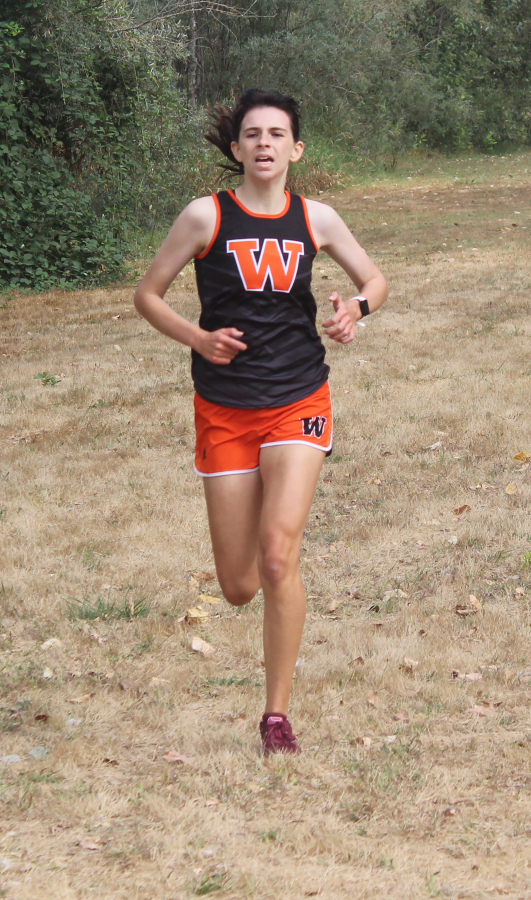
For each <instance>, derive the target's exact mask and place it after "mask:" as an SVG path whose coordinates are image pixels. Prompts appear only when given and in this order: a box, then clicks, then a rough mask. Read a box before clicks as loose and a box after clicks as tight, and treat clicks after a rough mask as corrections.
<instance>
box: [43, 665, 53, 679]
mask: <svg viewBox="0 0 531 900" xmlns="http://www.w3.org/2000/svg"><path fill="white" fill-rule="evenodd" d="M42 677H43V678H53V671H52V669H50V668H49V667H48V666H46V668H45V669H44V670H43V673H42Z"/></svg>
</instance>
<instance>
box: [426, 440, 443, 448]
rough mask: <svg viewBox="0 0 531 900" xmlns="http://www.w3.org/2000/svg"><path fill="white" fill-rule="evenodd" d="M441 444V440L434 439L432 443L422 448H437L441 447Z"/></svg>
mask: <svg viewBox="0 0 531 900" xmlns="http://www.w3.org/2000/svg"><path fill="white" fill-rule="evenodd" d="M442 445H443V442H442V441H435V443H434V444H430V445H429V447H423V448H422V449H423V450H438V449H439V447H442Z"/></svg>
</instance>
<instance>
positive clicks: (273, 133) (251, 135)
mask: <svg viewBox="0 0 531 900" xmlns="http://www.w3.org/2000/svg"><path fill="white" fill-rule="evenodd" d="M269 134H270V136H271V137H275V138H283V137H285V135H286V132H285V131H281V130H279V131H276V130H273V131H270V132H269ZM260 136H261V133H260V132H259V131H246V132H245V137H246V138H251V139H253V138H259V137H260Z"/></svg>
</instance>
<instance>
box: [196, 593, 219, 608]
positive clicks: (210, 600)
mask: <svg viewBox="0 0 531 900" xmlns="http://www.w3.org/2000/svg"><path fill="white" fill-rule="evenodd" d="M198 600H201V601H202V602H203V603H212V605H214V604H215V603H221V598H220V597H211V596H210V594H199V597H198Z"/></svg>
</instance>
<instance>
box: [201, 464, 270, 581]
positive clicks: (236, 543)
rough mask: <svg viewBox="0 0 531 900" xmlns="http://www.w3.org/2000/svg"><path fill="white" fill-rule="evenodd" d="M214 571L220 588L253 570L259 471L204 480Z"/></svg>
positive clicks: (256, 542)
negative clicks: (214, 562)
mask: <svg viewBox="0 0 531 900" xmlns="http://www.w3.org/2000/svg"><path fill="white" fill-rule="evenodd" d="M203 484H204V489H205V498H206V504H207V510H208V523H209V526H210V536H211V539H212V550H213V551H214V559H215V561H216V570H217V573H218V578H219V580H220V584H221V586H222V587H223V588H225V586H226V585H227V584H231V583H233V582H235V581H241V580H242V579H245V577H246V576H247V575H249V573H251V572H252V571H253V570H254V569H255V568H256V555H257V548H258V529H259V523H260V512H261V508H262V478H261V475H260V472H259V471H254V472H248V473H246V474H243V475H219V476H217V477H215V478H204V479H203Z"/></svg>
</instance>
